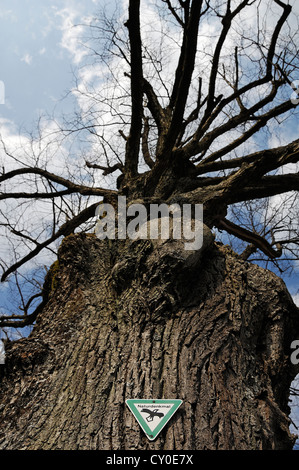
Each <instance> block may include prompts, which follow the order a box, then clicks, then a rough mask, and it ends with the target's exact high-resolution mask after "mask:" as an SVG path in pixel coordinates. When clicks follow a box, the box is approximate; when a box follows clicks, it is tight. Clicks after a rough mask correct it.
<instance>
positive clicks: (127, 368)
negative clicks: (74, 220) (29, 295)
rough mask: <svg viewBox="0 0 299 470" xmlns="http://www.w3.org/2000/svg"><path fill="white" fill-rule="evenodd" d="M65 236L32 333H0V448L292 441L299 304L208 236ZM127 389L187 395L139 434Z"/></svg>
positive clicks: (274, 444) (257, 445)
mask: <svg viewBox="0 0 299 470" xmlns="http://www.w3.org/2000/svg"><path fill="white" fill-rule="evenodd" d="M182 243H183V242H182V241H180V240H176V241H174V240H169V241H167V242H164V243H162V242H158V241H149V240H136V241H129V240H128V241H111V240H110V241H108V240H104V241H101V240H99V239H97V238H96V237H95V236H94V235H86V234H80V235H79V234H78V235H73V234H72V235H69V236H68V237H66V238H65V239H64V241H63V243H62V244H61V247H60V250H59V257H58V261H57V262H56V263H55V264H54V265H53V267H52V269H51V270H50V271H49V274H48V275H47V278H46V281H45V287H44V296H45V298H44V301H45V306H44V308H43V311H42V312H41V313H40V315H39V316H38V318H37V322H36V325H35V327H34V329H33V332H32V333H31V335H30V336H29V337H28V338H24V339H22V340H19V341H17V342H11V343H8V344H7V345H6V352H7V357H6V364H5V366H4V368H3V370H2V371H1V374H2V375H1V382H0V416H1V430H0V448H1V449H43V450H47V449H51V450H57V449H64V450H75V449H80V450H86V449H88V450H89V449H98V450H111V449H112V450H118V449H124V450H127V449H157V450H158V449H161V450H162V449H163V450H166V449H167V450H170V449H171V450H177V449H178V450H184V449H188V450H190V449H193V450H195V449H211V450H216V449H291V448H292V446H293V443H294V436H292V435H291V433H290V431H289V424H290V422H289V418H288V415H289V411H290V410H289V407H288V394H289V387H290V384H291V381H292V379H293V378H294V376H295V374H296V370H295V368H294V366H293V365H292V364H291V361H290V344H291V342H292V340H293V339H296V338H298V333H299V315H298V309H297V307H296V306H295V305H294V303H293V302H292V299H291V297H290V295H289V294H288V292H287V289H286V287H285V285H284V283H283V282H282V281H281V280H280V279H279V278H277V277H276V276H275V275H274V274H273V273H271V272H270V271H265V270H263V269H261V268H260V267H258V266H256V265H253V264H250V263H248V262H244V261H242V260H240V259H239V258H238V257H237V256H236V255H235V254H234V253H233V252H231V251H230V250H229V248H228V247H225V246H222V245H219V244H216V243H215V242H214V239H213V236H212V234H211V231H210V230H209V229H208V228H207V227H205V231H204V245H203V248H202V249H201V250H199V251H197V252H196V251H194V252H193V251H186V250H184V249H183V245H182ZM128 398H180V399H182V400H183V404H182V405H181V407H180V408H179V410H178V411H177V413H176V414H175V415H174V417H173V418H172V420H171V421H170V422H169V424H168V425H167V426H166V427H165V428H164V429H163V430H162V432H161V433H160V434H159V436H158V437H157V439H156V440H155V441H153V442H151V441H149V440H148V439H147V437H146V436H145V435H144V433H143V431H142V430H141V429H140V427H139V425H138V423H137V422H136V421H135V418H134V417H133V416H132V414H131V413H130V411H129V410H128V409H127V407H126V405H125V400H126V399H128Z"/></svg>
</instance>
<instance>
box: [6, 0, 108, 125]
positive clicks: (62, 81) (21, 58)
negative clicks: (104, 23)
mask: <svg viewBox="0 0 299 470" xmlns="http://www.w3.org/2000/svg"><path fill="white" fill-rule="evenodd" d="M99 4H103V1H101V0H99V1H97V0H84V2H79V1H76V0H42V1H40V0H2V1H1V12H0V39H1V44H2V47H1V51H0V63H1V64H2V66H1V68H0V79H1V80H2V81H3V82H4V85H5V105H2V106H1V108H0V116H1V118H2V119H3V118H5V119H9V120H11V121H12V122H13V123H14V124H15V125H16V126H17V127H18V128H22V127H23V126H25V127H26V128H30V126H31V123H33V122H34V121H35V120H36V119H37V118H38V117H39V115H40V114H41V113H43V112H51V111H52V110H53V109H54V108H57V107H59V104H60V103H61V99H62V98H63V97H64V96H65V94H66V92H67V91H68V90H69V89H70V88H71V86H72V85H73V74H72V69H73V67H75V66H77V65H78V64H79V62H80V60H81V59H82V56H83V54H84V53H86V51H83V48H82V47H80V45H79V44H78V43H77V41H76V38H77V36H78V34H79V33H80V28H76V27H72V26H73V25H76V24H78V23H80V22H82V19H83V20H84V17H88V16H89V15H90V14H94V13H95V11H96V9H97V6H99ZM63 106H64V108H65V106H66V102H65V101H64V102H63Z"/></svg>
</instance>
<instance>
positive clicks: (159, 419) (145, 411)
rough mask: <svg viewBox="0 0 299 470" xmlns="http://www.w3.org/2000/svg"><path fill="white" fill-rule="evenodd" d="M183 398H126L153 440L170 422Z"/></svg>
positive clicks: (146, 432)
mask: <svg viewBox="0 0 299 470" xmlns="http://www.w3.org/2000/svg"><path fill="white" fill-rule="evenodd" d="M182 403H183V401H182V400H126V404H127V406H128V408H129V409H130V411H131V412H132V413H133V415H134V416H135V418H136V420H137V421H138V423H139V425H140V427H141V428H142V430H143V431H144V432H145V434H146V436H147V438H148V439H149V440H150V441H153V440H154V439H156V437H157V436H158V434H159V432H160V431H161V430H162V429H163V428H164V426H165V424H166V423H168V421H169V420H170V418H171V417H172V416H173V415H174V413H175V412H176V410H177V409H178V407H179V406H180V405H181V404H182Z"/></svg>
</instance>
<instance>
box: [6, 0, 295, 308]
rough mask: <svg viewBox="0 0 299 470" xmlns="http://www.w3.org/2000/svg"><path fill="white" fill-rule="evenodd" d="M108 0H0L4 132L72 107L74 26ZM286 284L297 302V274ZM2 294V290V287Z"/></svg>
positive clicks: (78, 57) (79, 31)
mask: <svg viewBox="0 0 299 470" xmlns="http://www.w3.org/2000/svg"><path fill="white" fill-rule="evenodd" d="M292 3H295V4H296V2H292ZM106 4H109V2H108V1H106V0H84V1H81V2H80V1H79V0H1V10H0V41H1V48H0V85H1V84H2V85H4V88H5V96H4V98H5V99H4V104H0V127H1V128H2V129H4V132H5V133H6V137H9V138H10V139H12V138H16V136H17V135H18V134H20V135H21V136H22V135H23V133H25V130H27V131H29V132H30V131H31V130H32V129H34V127H35V123H36V121H37V120H38V119H39V117H40V116H41V115H43V114H50V115H51V114H52V113H54V114H55V115H59V113H60V112H61V111H63V112H64V113H65V112H72V110H73V106H74V96H73V95H72V96H69V95H68V92H69V90H70V89H72V87H73V85H74V70H77V69H78V67H80V65H81V63H82V61H83V59H84V57H85V55H86V53H87V51H86V49H85V48H84V47H83V46H82V44H81V43H80V37H81V35H84V28H82V26H75V25H78V24H81V23H84V22H88V19H89V18H90V17H91V16H93V15H95V14H96V13H97V11H98V10H99V8H101V7H103V6H105V5H106ZM297 7H298V5H297ZM298 78H299V77H298ZM0 102H1V87H0ZM291 133H292V136H290V135H288V136H287V140H289V137H292V138H295V137H296V138H297V133H298V126H297V123H293V125H292V129H291ZM274 137H275V136H274ZM287 285H288V287H289V289H290V292H291V294H292V295H293V298H294V300H295V301H296V303H297V305H299V293H298V275H297V276H293V277H292V278H290V279H289V280H287ZM1 293H2V295H6V294H5V287H3V286H2V287H1V286H0V295H1Z"/></svg>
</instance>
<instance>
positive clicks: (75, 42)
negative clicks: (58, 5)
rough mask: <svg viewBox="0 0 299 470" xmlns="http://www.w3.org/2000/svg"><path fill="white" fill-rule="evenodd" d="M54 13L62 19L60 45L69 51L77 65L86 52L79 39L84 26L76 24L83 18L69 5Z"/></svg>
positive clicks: (82, 20)
mask: <svg viewBox="0 0 299 470" xmlns="http://www.w3.org/2000/svg"><path fill="white" fill-rule="evenodd" d="M56 15H57V16H58V17H60V18H61V19H62V24H61V30H62V32H63V34H62V39H61V42H60V46H61V47H62V48H63V49H66V50H67V51H68V52H69V54H70V55H71V58H72V61H73V62H74V64H76V65H78V64H80V62H81V61H82V59H83V58H84V57H85V56H86V54H87V50H86V48H85V47H84V45H83V44H82V41H81V38H82V35H83V30H84V27H83V26H81V25H78V23H79V22H81V23H82V22H83V23H84V19H82V18H80V15H79V12H78V11H77V10H75V9H74V8H71V7H67V8H63V9H62V10H59V11H57V12H56Z"/></svg>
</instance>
